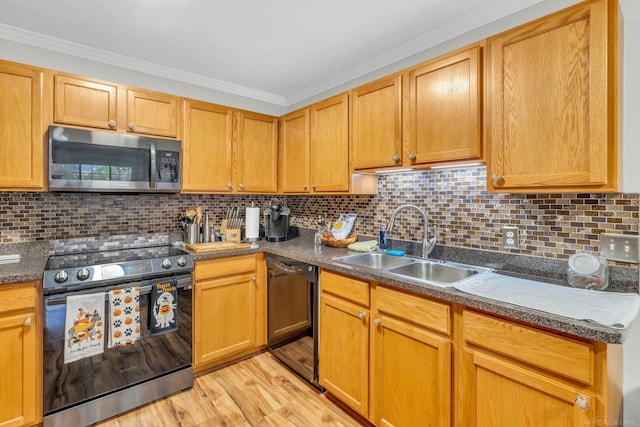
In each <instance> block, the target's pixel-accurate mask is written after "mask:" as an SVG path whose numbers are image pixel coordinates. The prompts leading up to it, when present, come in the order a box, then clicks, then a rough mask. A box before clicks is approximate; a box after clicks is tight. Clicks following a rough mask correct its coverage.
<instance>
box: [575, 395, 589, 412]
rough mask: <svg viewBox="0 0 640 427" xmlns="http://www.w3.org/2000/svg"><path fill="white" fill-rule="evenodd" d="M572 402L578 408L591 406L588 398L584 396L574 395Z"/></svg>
mask: <svg viewBox="0 0 640 427" xmlns="http://www.w3.org/2000/svg"><path fill="white" fill-rule="evenodd" d="M573 403H574V404H575V405H576V407H577V408H578V409H583V410H585V411H586V410H587V409H589V408H590V407H591V405H590V404H589V399H587V398H586V397H584V396H578V397H576V398H575V400H574V401H573Z"/></svg>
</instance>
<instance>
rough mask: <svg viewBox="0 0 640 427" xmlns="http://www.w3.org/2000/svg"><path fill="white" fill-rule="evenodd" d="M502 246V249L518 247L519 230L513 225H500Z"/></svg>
mask: <svg viewBox="0 0 640 427" xmlns="http://www.w3.org/2000/svg"><path fill="white" fill-rule="evenodd" d="M502 247H503V248H504V249H520V230H519V229H518V227H516V226H515V225H505V226H504V227H502Z"/></svg>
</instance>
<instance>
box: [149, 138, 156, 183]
mask: <svg viewBox="0 0 640 427" xmlns="http://www.w3.org/2000/svg"><path fill="white" fill-rule="evenodd" d="M149 152H150V154H151V165H150V166H151V171H150V172H151V173H150V174H149V177H150V178H151V179H150V181H149V187H150V188H151V189H152V190H155V189H156V170H157V169H156V145H155V144H154V143H153V142H152V143H151V144H149Z"/></svg>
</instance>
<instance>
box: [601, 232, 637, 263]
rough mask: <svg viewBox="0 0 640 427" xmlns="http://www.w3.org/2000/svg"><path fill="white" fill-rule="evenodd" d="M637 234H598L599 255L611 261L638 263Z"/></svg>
mask: <svg viewBox="0 0 640 427" xmlns="http://www.w3.org/2000/svg"><path fill="white" fill-rule="evenodd" d="M639 240H640V238H639V237H638V236H632V235H628V234H608V233H603V234H601V235H600V255H602V257H604V258H606V259H608V260H612V261H622V262H629V263H633V264H638V241H639Z"/></svg>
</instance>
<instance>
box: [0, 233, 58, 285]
mask: <svg viewBox="0 0 640 427" xmlns="http://www.w3.org/2000/svg"><path fill="white" fill-rule="evenodd" d="M14 254H16V255H20V260H19V261H18V262H9V263H0V286H2V285H3V284H6V283H15V282H25V281H28V280H42V273H43V272H44V266H45V265H46V264H47V259H48V258H49V242H35V243H7V244H4V245H0V255H14Z"/></svg>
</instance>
